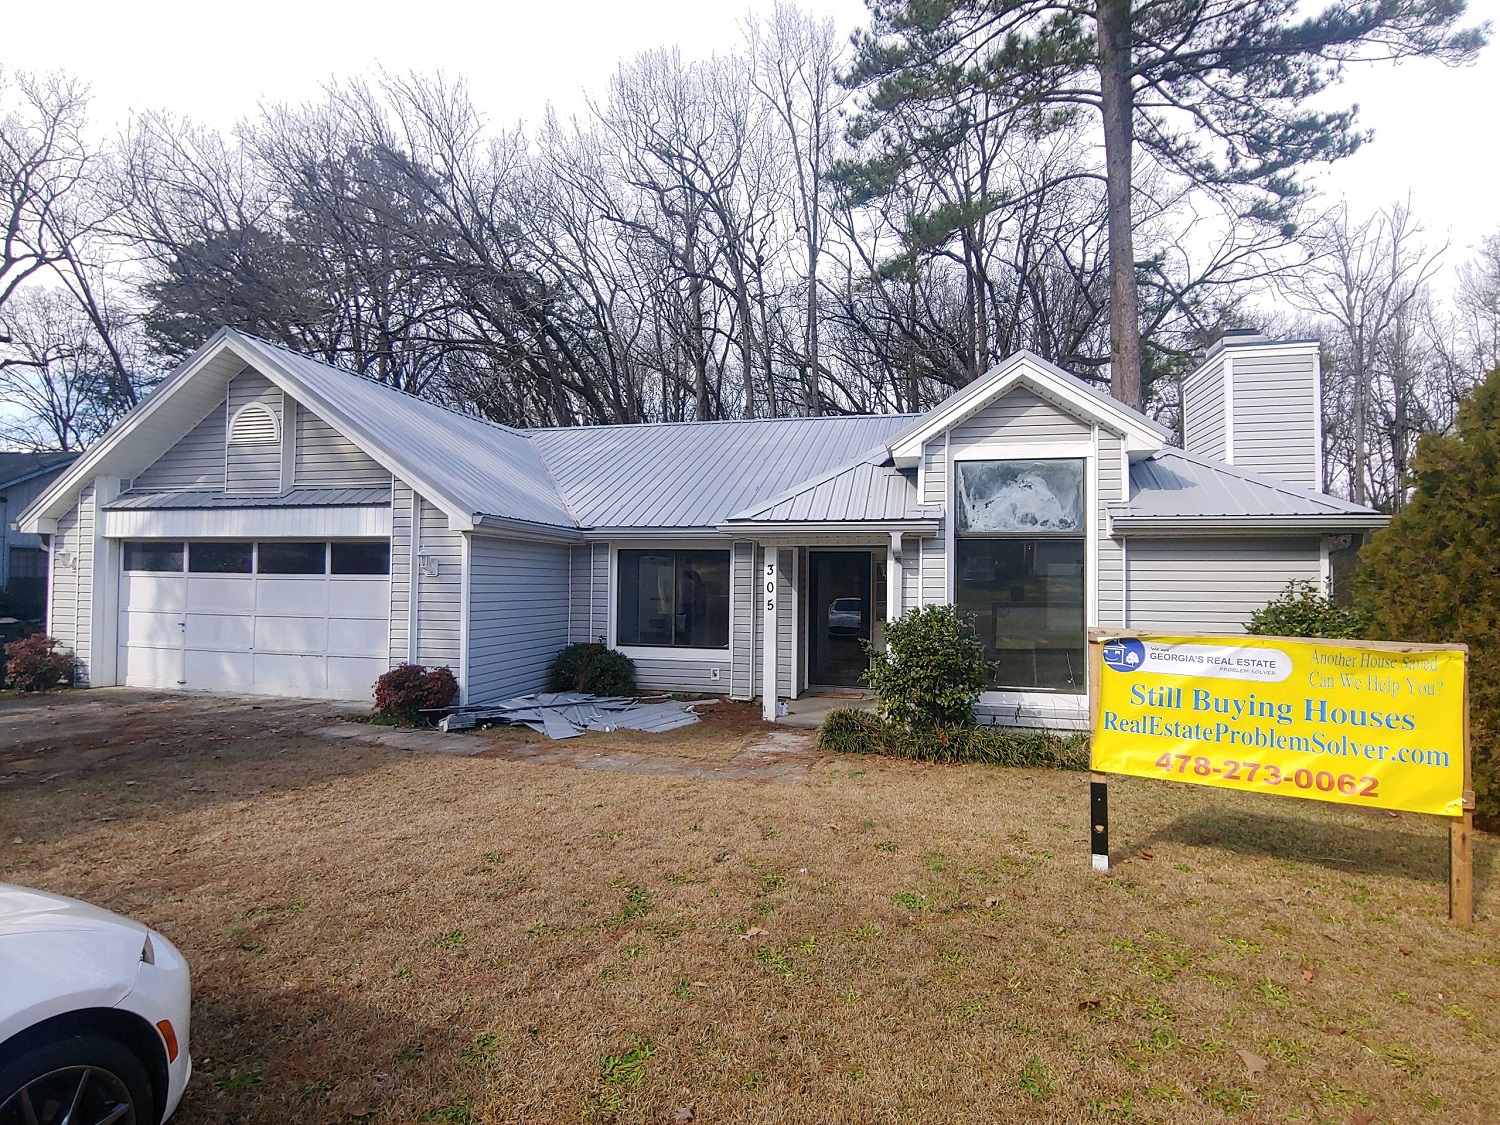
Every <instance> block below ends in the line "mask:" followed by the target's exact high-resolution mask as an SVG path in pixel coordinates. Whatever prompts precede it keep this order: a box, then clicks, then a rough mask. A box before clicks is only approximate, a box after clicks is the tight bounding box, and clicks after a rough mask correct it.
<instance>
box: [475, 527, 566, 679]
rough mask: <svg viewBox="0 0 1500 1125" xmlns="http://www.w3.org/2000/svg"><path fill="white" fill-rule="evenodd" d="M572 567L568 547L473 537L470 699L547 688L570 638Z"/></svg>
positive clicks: (481, 536) (482, 536)
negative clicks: (553, 667) (569, 611)
mask: <svg viewBox="0 0 1500 1125" xmlns="http://www.w3.org/2000/svg"><path fill="white" fill-rule="evenodd" d="M569 571H570V567H569V550H568V548H567V547H566V546H561V545H558V544H551V543H528V542H520V541H517V540H508V539H492V538H490V537H489V536H485V535H474V536H471V537H470V538H469V658H468V661H467V663H466V665H465V667H466V668H467V670H468V697H467V700H466V701H467V702H470V703H486V702H500V701H501V700H504V699H507V698H509V697H511V696H514V695H521V694H523V693H525V692H531V691H541V690H544V689H545V688H546V687H547V680H548V675H549V673H550V671H551V669H552V662H553V661H554V660H555V659H556V658H557V654H558V652H559V651H561V649H562V648H563V647H564V646H565V645H566V644H567V643H568V585H569V576H570V574H569Z"/></svg>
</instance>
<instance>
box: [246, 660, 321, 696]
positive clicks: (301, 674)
mask: <svg viewBox="0 0 1500 1125" xmlns="http://www.w3.org/2000/svg"><path fill="white" fill-rule="evenodd" d="M326 663H327V660H326V658H325V657H322V656H291V655H286V654H283V653H268V652H257V653H256V654H255V688H256V690H257V691H276V692H283V693H285V694H287V695H322V694H323V693H324V692H325V691H326V690H327V687H328V675H327V670H326V667H325V666H326Z"/></svg>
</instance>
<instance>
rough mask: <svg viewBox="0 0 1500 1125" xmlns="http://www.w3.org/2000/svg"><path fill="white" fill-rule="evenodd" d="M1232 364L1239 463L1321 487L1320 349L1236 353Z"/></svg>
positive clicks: (1290, 481)
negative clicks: (1248, 353) (1319, 450)
mask: <svg viewBox="0 0 1500 1125" xmlns="http://www.w3.org/2000/svg"><path fill="white" fill-rule="evenodd" d="M1232 363H1233V367H1232V371H1233V376H1234V463H1235V465H1236V466H1237V467H1239V468H1242V469H1250V470H1252V471H1253V472H1257V473H1265V474H1266V475H1267V476H1270V477H1275V478H1276V479H1277V480H1283V481H1286V482H1287V483H1288V484H1294V485H1297V486H1298V487H1299V488H1308V489H1313V490H1314V491H1320V490H1321V489H1322V483H1323V482H1322V481H1321V480H1319V479H1318V442H1319V440H1320V439H1319V432H1318V431H1319V427H1318V422H1317V411H1318V405H1317V380H1318V356H1317V352H1316V351H1315V350H1313V349H1311V348H1308V349H1305V350H1300V351H1297V352H1292V353H1286V352H1282V353H1279V354H1272V355H1243V356H1242V355H1235V356H1233V357H1232Z"/></svg>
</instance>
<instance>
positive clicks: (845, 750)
mask: <svg viewBox="0 0 1500 1125" xmlns="http://www.w3.org/2000/svg"><path fill="white" fill-rule="evenodd" d="M818 746H819V747H820V748H821V749H824V750H829V751H832V752H834V753H837V754H880V755H883V756H885V757H890V758H908V759H911V760H913V761H919V762H980V763H983V764H985V765H991V766H1026V767H1031V768H1036V769H1061V770H1086V769H1088V768H1089V737H1088V735H1086V734H1083V733H1079V734H1058V733H1056V732H1053V731H1046V730H1024V729H1020V728H1017V727H999V726H980V727H976V726H970V727H953V728H949V729H946V730H944V729H940V728H936V727H924V728H919V729H915V730H913V729H911V728H908V727H904V726H901V725H900V724H897V723H893V722H890V721H888V720H886V719H883V718H881V717H880V716H879V715H875V714H871V713H870V712H869V711H853V710H841V711H830V712H829V713H828V716H827V718H825V719H824V720H823V725H822V726H820V727H819V728H818Z"/></svg>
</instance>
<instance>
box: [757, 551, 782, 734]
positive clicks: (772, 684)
mask: <svg viewBox="0 0 1500 1125" xmlns="http://www.w3.org/2000/svg"><path fill="white" fill-rule="evenodd" d="M779 554H780V552H779V551H777V549H776V548H775V547H767V548H766V549H765V561H764V563H763V564H762V565H761V568H760V569H761V590H760V593H761V599H762V600H761V612H762V618H761V641H762V643H761V649H760V695H761V704H760V714H761V718H763V719H765V720H766V722H768V723H773V722H775V721H776V663H777V658H776V640H777V637H776V634H777V632H778V630H777V628H776V595H777V593H778V591H777V589H776V567H777V563H778V561H779V560H778V558H777V556H778V555H779Z"/></svg>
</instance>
